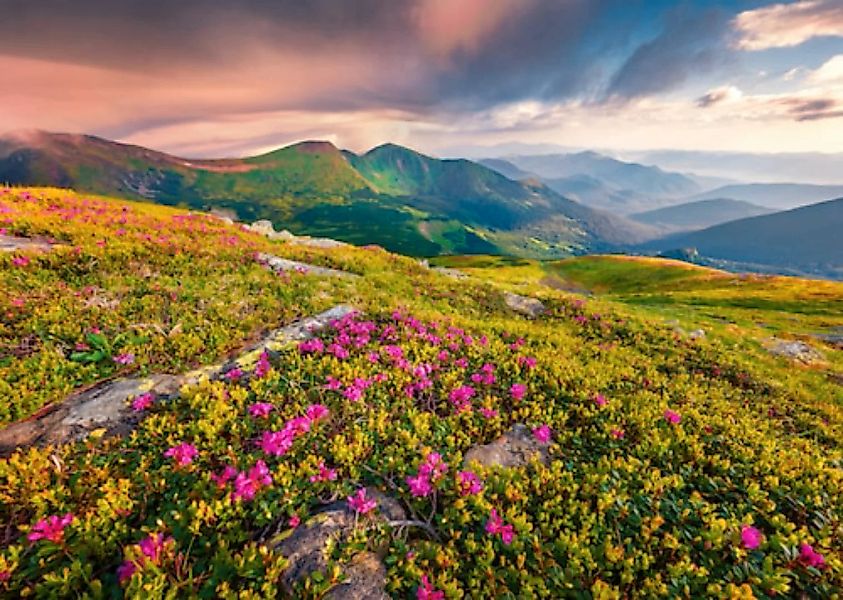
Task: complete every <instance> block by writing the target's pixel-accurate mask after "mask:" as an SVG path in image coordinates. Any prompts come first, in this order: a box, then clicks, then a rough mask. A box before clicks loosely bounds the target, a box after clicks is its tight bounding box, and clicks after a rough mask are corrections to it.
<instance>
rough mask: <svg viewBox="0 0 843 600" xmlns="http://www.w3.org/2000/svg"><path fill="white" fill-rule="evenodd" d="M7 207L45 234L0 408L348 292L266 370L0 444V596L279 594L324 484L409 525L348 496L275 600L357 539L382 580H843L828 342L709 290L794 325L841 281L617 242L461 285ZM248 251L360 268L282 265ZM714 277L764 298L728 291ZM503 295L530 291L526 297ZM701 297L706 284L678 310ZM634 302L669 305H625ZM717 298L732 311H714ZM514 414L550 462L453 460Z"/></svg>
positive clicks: (618, 584) (185, 227) (49, 204)
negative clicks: (20, 444) (765, 328)
mask: <svg viewBox="0 0 843 600" xmlns="http://www.w3.org/2000/svg"><path fill="white" fill-rule="evenodd" d="M0 203H2V204H0V222H1V223H0V226H2V228H3V229H4V232H3V233H2V234H0V235H15V236H35V235H39V236H44V237H48V238H49V237H52V238H55V240H57V241H59V242H62V243H63V246H62V247H55V248H53V249H52V250H51V251H49V252H42V253H37V252H15V253H6V254H2V255H0V314H3V315H4V319H3V321H2V329H0V340H2V348H3V354H2V358H0V361H2V362H0V369H3V370H4V371H3V375H2V377H0V381H3V382H5V384H6V385H7V386H8V387H7V388H6V389H5V390H4V393H3V394H0V399H2V400H1V401H2V402H4V403H5V405H4V407H5V411H4V413H3V420H4V421H6V422H8V420H10V419H13V418H17V417H20V416H23V415H27V414H32V413H33V412H35V411H38V410H39V408H40V407H41V406H43V405H44V404H45V403H50V402H58V401H60V400H61V398H62V397H63V395H64V394H65V393H67V392H68V391H70V390H73V389H79V388H81V387H84V386H86V385H89V384H91V383H92V382H95V381H98V380H102V379H104V378H108V377H111V376H113V375H115V374H116V373H117V372H120V373H130V372H135V371H149V372H159V371H162V370H166V371H171V372H178V371H180V370H182V369H185V368H187V367H189V366H192V365H193V364H196V363H202V362H205V361H209V360H212V357H213V358H219V357H220V356H222V355H225V354H227V353H228V352H230V351H231V350H233V349H235V348H236V347H238V346H241V345H243V344H244V343H245V342H246V340H248V339H253V338H254V337H256V336H257V335H259V334H260V333H261V331H263V330H265V329H268V328H271V327H274V326H276V325H279V324H282V323H285V322H289V321H290V320H291V319H292V318H294V317H296V316H299V315H303V314H309V313H312V312H315V311H316V310H320V309H322V308H324V307H326V306H332V305H335V304H339V303H346V304H351V305H353V306H355V307H356V308H357V309H359V311H360V314H359V315H358V316H356V317H353V318H348V319H345V320H343V321H341V322H337V323H334V324H333V325H332V326H331V327H329V328H328V329H327V330H325V331H324V332H322V333H320V334H318V339H319V340H320V341H319V342H309V343H307V344H303V345H297V344H293V345H291V346H290V347H288V348H284V349H282V350H281V351H280V352H279V354H278V355H277V356H273V357H271V358H270V359H269V360H268V362H266V363H265V364H262V365H261V367H260V371H258V370H257V369H256V370H255V372H254V373H251V372H250V373H245V374H242V376H239V377H234V376H232V377H228V378H223V379H221V380H219V381H213V382H204V383H199V384H196V385H188V386H186V387H185V388H183V389H182V391H181V393H180V394H179V396H178V397H177V398H176V399H172V400H166V399H163V398H151V399H149V400H150V401H149V402H147V403H145V404H144V405H143V408H142V410H140V411H139V412H138V413H137V416H138V418H139V420H140V422H139V424H138V426H137V429H136V430H135V431H134V432H133V433H131V434H128V435H124V436H118V437H103V436H101V435H99V434H97V433H96V432H94V433H93V434H92V435H91V436H89V437H88V438H87V439H84V440H81V441H79V442H77V443H71V444H68V445H65V446H61V447H57V448H50V447H48V448H43V449H39V448H32V449H22V450H20V451H19V452H17V453H16V454H14V455H13V456H11V457H9V458H8V459H0V524H2V529H0V531H3V536H2V538H0V592H2V593H3V595H6V596H9V597H28V596H35V597H83V596H87V597H119V596H120V595H125V596H127V597H133V598H149V597H165V596H166V597H222V598H234V597H261V598H271V597H279V596H280V595H281V588H280V584H279V582H280V581H281V580H283V578H284V577H285V576H286V575H285V573H286V569H287V567H288V564H289V563H288V561H287V559H285V558H284V557H283V556H282V555H281V554H279V553H277V552H274V551H272V550H271V547H273V545H274V543H273V542H274V541H277V539H279V538H281V539H289V537H290V536H291V535H292V534H293V533H294V532H296V531H300V529H299V528H304V527H311V526H312V524H313V523H315V521H314V520H313V519H314V518H313V517H312V515H313V514H314V513H315V512H316V511H318V510H320V508H324V507H325V506H326V505H328V504H329V503H331V502H333V501H339V502H340V503H342V504H343V505H346V504H348V505H349V506H359V505H358V504H355V503H354V502H352V501H347V500H346V499H347V498H350V497H352V496H353V495H355V494H357V493H358V491H359V490H360V489H361V488H363V487H364V486H365V487H367V488H368V489H370V490H373V489H377V490H380V491H381V492H383V493H386V494H388V495H389V496H391V497H392V498H394V499H395V500H396V501H397V502H398V503H399V504H400V505H401V506H402V507H403V509H404V510H405V511H406V512H407V514H408V515H409V516H408V519H407V521H406V522H405V521H401V522H394V521H389V522H387V521H384V520H379V518H378V515H379V514H380V513H379V509H375V510H374V511H372V512H366V513H364V514H359V515H358V516H356V517H355V518H354V520H353V525H352V527H351V532H350V533H349V534H348V535H347V536H343V537H341V538H338V540H337V541H336V543H335V544H333V545H332V546H331V547H330V550H329V555H328V558H327V560H328V562H327V570H326V571H325V572H324V573H321V574H316V575H314V576H311V577H309V578H307V579H306V580H304V581H302V582H300V583H299V584H298V587H297V588H296V590H295V594H294V596H295V597H301V598H319V597H323V596H324V595H325V593H326V592H328V591H329V590H331V589H334V588H336V587H337V586H338V585H339V584H340V583H341V581H342V577H343V576H342V572H343V571H344V570H345V569H346V568H347V567H348V566H349V564H351V563H353V561H354V559H355V557H356V556H359V555H360V553H361V552H362V551H364V550H367V549H368V550H374V551H377V552H378V553H379V554H378V555H376V556H382V557H383V558H382V564H383V568H384V572H385V577H386V590H387V592H388V593H389V594H390V595H392V596H394V597H398V598H406V597H419V596H420V597H424V596H423V593H420V592H419V589H420V588H426V589H428V590H429V591H430V592H431V593H432V592H433V591H436V590H439V591H442V592H443V593H444V596H445V597H447V598H462V597H492V596H500V597H517V598H521V597H565V596H572V597H573V596H577V595H582V596H586V595H588V596H590V597H602V598H621V597H653V596H667V597H680V596H681V597H723V598H726V597H752V596H755V597H759V596H773V595H776V596H785V597H787V596H794V597H798V596H803V595H804V596H806V597H832V596H833V595H834V594H838V593H839V591H840V589H841V587H843V544H841V540H843V502H841V498H843V471H841V464H843V462H841V461H843V450H841V445H840V440H841V439H843V407H841V398H840V390H841V388H840V384H839V383H834V381H832V380H831V379H829V372H830V371H833V370H835V369H837V370H838V372H839V371H840V369H841V368H842V367H843V365H841V359H840V355H841V354H843V352H841V351H839V350H834V349H833V348H831V347H828V348H826V349H825V350H824V351H825V353H826V354H827V363H825V364H824V365H822V366H816V367H811V368H807V367H798V366H796V365H794V364H793V363H790V362H787V361H785V360H784V359H781V358H775V357H772V356H770V355H769V354H768V353H767V352H766V351H765V350H763V349H762V348H761V345H760V342H759V339H758V338H757V337H756V336H757V335H759V334H758V327H760V325H759V326H757V327H748V326H745V325H743V324H742V323H741V322H738V320H737V319H733V317H732V316H731V315H733V314H738V313H736V312H730V311H732V310H735V311H737V310H744V311H746V310H749V311H753V310H762V311H765V312H764V314H769V315H771V316H773V317H774V318H775V322H776V323H779V324H780V325H781V326H782V327H784V326H787V327H790V331H799V330H800V329H803V328H813V327H815V326H817V325H818V324H819V323H820V322H821V321H822V322H827V323H829V324H831V323H839V321H840V314H841V311H840V310H839V303H840V302H841V299H842V298H843V291H841V286H839V285H836V284H831V283H828V284H826V286H824V287H818V286H817V285H815V282H801V281H799V280H790V279H786V280H781V281H780V280H779V279H749V280H741V279H739V278H735V277H731V276H729V275H725V274H720V273H716V272H711V271H709V270H704V269H699V268H693V267H687V266H681V265H679V264H667V265H665V264H663V263H661V262H657V261H618V260H616V259H613V258H594V259H592V258H589V259H577V260H573V261H562V262H550V263H538V262H535V261H529V260H524V259H504V258H501V257H475V258H456V259H452V261H453V262H455V263H458V264H459V265H460V266H461V267H462V268H464V269H465V270H466V271H469V272H471V274H472V275H473V277H471V278H469V279H466V280H455V279H452V278H450V277H447V276H445V275H442V274H440V273H437V272H436V271H434V270H430V269H426V268H424V267H423V266H422V265H420V264H419V263H418V262H417V261H415V260H412V259H408V258H403V257H400V256H396V255H392V254H389V253H387V252H384V251H382V250H378V249H373V248H369V249H362V248H359V249H358V248H333V249H320V248H309V247H302V246H296V245H290V244H285V243H280V242H269V241H267V240H265V239H263V238H259V237H257V236H255V235H254V234H252V233H249V232H244V231H242V230H241V229H239V228H238V227H236V226H229V225H226V224H225V223H223V222H221V221H219V220H215V219H213V218H209V217H204V216H201V215H189V214H187V213H185V212H184V211H180V210H173V209H169V208H162V207H158V206H151V205H146V204H140V203H133V202H127V201H124V200H109V199H106V198H91V197H87V196H82V195H77V194H74V193H71V192H67V191H61V190H48V189H33V190H21V189H14V190H5V191H3V192H2V196H0ZM256 251H265V252H271V253H273V254H275V255H277V256H281V257H286V258H290V259H297V260H304V261H306V262H308V263H311V264H316V265H323V266H331V267H335V268H340V269H344V270H346V271H349V272H353V273H356V274H358V275H360V276H361V277H360V278H357V279H322V278H319V277H318V276H316V275H310V274H307V273H298V272H294V273H291V274H290V275H288V276H284V277H280V276H278V275H274V274H271V272H270V271H267V270H265V269H264V268H263V267H262V266H261V265H260V264H258V263H257V262H256V260H255V258H254V253H255V252H256ZM624 278H625V279H624ZM636 281H637V282H638V285H636ZM614 282H619V283H614ZM575 285H576V286H579V287H580V288H582V287H590V288H593V291H597V290H598V289H600V290H602V291H601V292H600V294H598V295H595V296H591V297H589V296H586V295H582V294H578V293H573V292H571V291H569V290H570V289H571V288H573V287H574V286H575ZM601 286H602V287H601ZM615 286H617V287H615ZM566 287H567V289H565V288H566ZM729 289H731V290H732V292H733V294H734V296H735V297H736V298H746V299H747V300H746V301H747V302H755V303H757V304H758V305H759V306H756V307H754V308H746V307H743V308H742V307H731V306H729V304H728V302H726V301H724V300H723V298H724V297H725V296H721V295H722V294H725V293H726V292H725V291H726V290H729ZM505 290H511V291H518V292H519V293H522V294H528V295H530V296H533V297H536V298H538V299H540V300H541V301H542V302H543V303H544V305H545V307H546V310H545V311H544V313H543V314H541V315H540V316H538V317H537V318H535V319H528V318H525V317H523V316H520V315H519V314H516V313H514V312H512V311H511V310H510V309H508V308H507V306H506V304H505V302H504V297H503V292H504V291H505ZM683 290H684V291H683ZM707 290H710V291H707ZM583 291H585V290H583ZM685 293H686V295H685V296H682V297H684V298H685V300H684V301H683V302H671V301H670V299H671V298H675V297H677V296H676V295H677V294H685ZM709 293H710V294H712V295H713V296H711V297H713V298H716V299H717V301H716V303H711V304H709V305H705V306H702V305H700V304H698V303H697V304H695V303H694V299H695V298H697V297H700V296H705V295H706V294H709ZM601 294H606V295H605V296H603V295H601ZM648 295H649V296H650V297H651V298H656V297H659V296H663V297H664V298H666V300H664V301H659V302H655V301H653V302H643V301H642V302H636V301H635V300H634V299H635V298H642V299H643V298H644V297H645V296H648ZM765 303H766V304H765ZM797 309H799V310H797ZM720 314H722V315H723V317H722V318H723V319H732V320H734V321H735V323H734V324H727V323H722V322H721V323H720V325H719V326H717V327H714V326H709V325H708V324H709V323H714V322H715V321H716V319H717V315H720ZM743 314H749V313H743ZM666 315H673V316H672V318H676V319H680V320H681V321H682V324H683V326H684V325H685V321H694V322H696V321H699V320H703V321H704V323H705V324H706V327H707V328H708V335H707V336H706V337H705V338H703V339H696V340H692V339H689V338H688V337H687V336H683V335H681V334H679V333H677V332H676V331H675V328H674V325H672V324H670V323H665V316H666ZM765 318H766V317H765ZM33 332H34V333H33ZM97 336H98V337H97ZM128 354H131V355H133V357H134V360H133V361H128V360H126V358H125V357H126V355H128ZM118 358H119V360H115V359H118ZM10 373H13V374H14V377H12V376H10V375H9V374H10ZM325 410H327V413H326V414H322V413H324V412H325ZM303 415H308V416H306V417H305V416H303ZM514 424H524V425H526V426H527V428H528V431H530V430H533V431H534V433H531V434H530V435H533V436H536V437H537V438H540V439H547V440H548V442H547V443H546V444H547V445H546V448H547V462H546V463H543V462H541V461H538V460H533V461H531V462H529V463H527V464H524V465H521V466H515V467H512V468H499V467H483V466H481V465H479V464H477V463H471V464H468V465H464V466H463V465H462V462H463V458H464V457H465V455H466V454H467V452H469V450H470V449H472V448H474V447H476V446H477V445H478V444H488V443H490V442H492V441H493V440H495V439H497V438H498V436H500V435H501V434H502V433H504V432H505V431H507V430H509V429H510V427H512V426H513V425H514ZM293 430H294V431H295V434H294V435H292V434H291V435H292V437H291V438H290V440H289V442H290V443H289V445H288V446H284V447H283V448H281V447H279V446H278V445H277V444H275V441H277V440H276V438H278V437H279V436H280V437H283V436H284V434H283V432H284V431H287V432H288V433H289V432H290V431H293ZM288 437H289V436H288ZM542 443H544V442H542ZM434 453H435V455H438V460H441V462H442V463H444V464H439V465H438V466H437V467H436V469H433V470H432V468H431V465H433V464H438V463H436V459H437V456H435V455H434ZM264 467H265V469H264ZM331 470H333V471H331ZM226 473H228V475H226ZM232 473H233V475H232ZM331 473H333V475H330V474H331ZM253 475H254V478H253ZM258 475H259V477H258ZM419 478H421V479H419ZM250 482H251V483H250ZM421 484H425V485H421ZM250 486H251V487H250ZM426 486H428V487H426ZM247 492H248V493H247ZM51 517H54V519H53V520H52V521H50V518H51ZM318 520H319V517H316V521H318Z"/></svg>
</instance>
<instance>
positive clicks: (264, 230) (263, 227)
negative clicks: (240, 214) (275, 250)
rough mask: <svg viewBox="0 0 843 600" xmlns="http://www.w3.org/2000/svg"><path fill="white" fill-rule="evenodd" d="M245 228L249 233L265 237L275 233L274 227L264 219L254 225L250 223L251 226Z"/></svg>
mask: <svg viewBox="0 0 843 600" xmlns="http://www.w3.org/2000/svg"><path fill="white" fill-rule="evenodd" d="M246 227H247V228H248V229H249V230H250V231H254V232H255V233H259V234H261V235H265V236H267V237H269V236H271V235H272V234H274V233H275V227H274V226H273V225H272V221H267V220H266V219H261V220H260V221H255V222H254V223H252V224H251V225H247V226H246Z"/></svg>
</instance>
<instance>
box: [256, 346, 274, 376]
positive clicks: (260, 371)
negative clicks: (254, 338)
mask: <svg viewBox="0 0 843 600" xmlns="http://www.w3.org/2000/svg"><path fill="white" fill-rule="evenodd" d="M270 368H272V367H271V365H270V364H269V355H268V354H267V353H266V350H264V351H263V352H261V356H260V358H259V359H258V362H257V364H256V365H255V377H257V378H258V379H263V378H264V377H266V374H267V373H269V369H270Z"/></svg>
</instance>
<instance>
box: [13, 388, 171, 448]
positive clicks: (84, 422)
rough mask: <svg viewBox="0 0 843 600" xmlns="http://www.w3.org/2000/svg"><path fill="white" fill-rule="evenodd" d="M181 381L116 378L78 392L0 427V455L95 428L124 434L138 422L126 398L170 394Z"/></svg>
mask: <svg viewBox="0 0 843 600" xmlns="http://www.w3.org/2000/svg"><path fill="white" fill-rule="evenodd" d="M181 383H182V379H181V378H180V377H176V376H173V375H154V376H152V377H145V378H138V379H118V380H116V381H109V382H106V383H102V384H100V385H98V386H95V387H93V388H91V389H88V390H84V391H82V392H78V393H76V394H73V395H72V396H70V397H69V398H68V399H67V400H65V401H64V402H62V403H61V404H58V405H56V406H55V407H53V408H52V409H50V410H48V411H46V412H44V413H43V414H40V415H37V416H36V417H32V418H30V419H28V420H26V421H19V422H17V423H13V424H12V425H10V426H9V427H7V428H6V429H4V430H2V431H0V456H8V455H10V454H11V453H13V452H14V451H15V450H17V449H18V448H25V447H29V446H36V445H37V446H46V445H48V444H63V443H66V442H71V441H75V440H78V439H82V438H84V437H85V436H86V435H88V434H89V433H90V432H92V431H94V430H96V429H105V430H106V433H107V434H112V435H116V434H125V433H128V432H129V431H131V430H132V429H133V428H134V427H135V426H136V425H137V422H138V414H137V413H135V412H134V411H133V410H132V408H131V406H130V405H129V402H128V400H129V399H130V398H132V397H134V396H139V395H140V394H144V393H146V392H152V393H153V394H155V395H156V396H158V397H160V396H171V395H173V394H176V393H177V392H178V389H179V387H180V385H181Z"/></svg>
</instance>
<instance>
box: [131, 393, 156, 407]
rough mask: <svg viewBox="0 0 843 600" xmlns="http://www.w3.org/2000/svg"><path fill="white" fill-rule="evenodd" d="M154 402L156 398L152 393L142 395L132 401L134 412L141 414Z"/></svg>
mask: <svg viewBox="0 0 843 600" xmlns="http://www.w3.org/2000/svg"><path fill="white" fill-rule="evenodd" d="M153 401H154V397H153V395H152V393H151V392H146V393H145V394H141V395H140V396H137V397H136V398H135V399H134V400H132V410H134V411H136V412H141V411H143V410H146V409H147V408H149V407H150V406H152V403H153Z"/></svg>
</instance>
